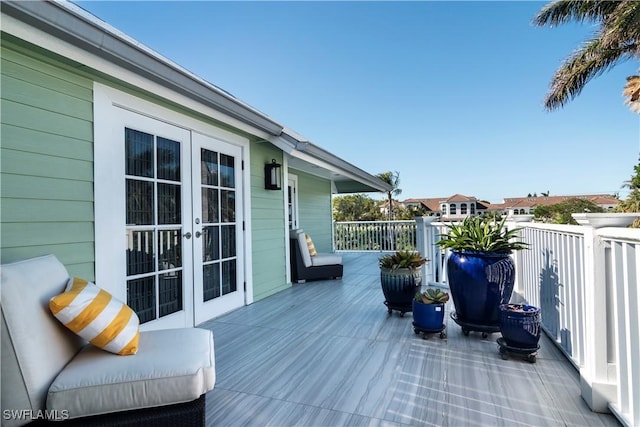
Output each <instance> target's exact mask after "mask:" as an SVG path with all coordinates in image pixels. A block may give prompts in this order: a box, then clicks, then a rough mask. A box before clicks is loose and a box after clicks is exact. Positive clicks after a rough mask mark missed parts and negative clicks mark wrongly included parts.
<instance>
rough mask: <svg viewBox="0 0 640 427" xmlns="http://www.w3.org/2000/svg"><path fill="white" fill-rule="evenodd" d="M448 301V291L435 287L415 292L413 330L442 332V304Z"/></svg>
mask: <svg viewBox="0 0 640 427" xmlns="http://www.w3.org/2000/svg"><path fill="white" fill-rule="evenodd" d="M447 301H449V293H447V292H444V291H443V290H441V289H437V288H428V289H427V290H426V291H424V292H417V293H416V295H415V298H414V299H413V302H412V304H413V328H414V329H413V330H414V331H415V333H416V334H418V333H420V332H440V338H444V337H445V336H446V335H445V334H444V332H442V331H443V330H444V304H445V303H446V302H447Z"/></svg>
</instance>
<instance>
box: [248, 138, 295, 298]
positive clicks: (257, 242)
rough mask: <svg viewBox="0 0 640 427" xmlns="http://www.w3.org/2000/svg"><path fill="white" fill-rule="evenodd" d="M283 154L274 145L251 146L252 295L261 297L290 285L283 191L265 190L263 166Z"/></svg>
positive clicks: (278, 159) (279, 159)
mask: <svg viewBox="0 0 640 427" xmlns="http://www.w3.org/2000/svg"><path fill="white" fill-rule="evenodd" d="M271 159H276V160H277V161H278V162H279V163H282V153H281V152H280V151H279V150H278V149H277V148H276V147H274V146H273V145H271V144H267V143H262V144H252V145H251V169H250V171H251V172H250V173H251V195H252V198H251V228H252V239H251V245H252V249H253V251H252V253H253V295H254V299H255V300H256V301H257V300H260V299H262V298H265V297H267V296H269V295H272V294H274V293H276V292H278V291H281V290H282V289H285V288H287V287H288V286H289V285H288V284H287V281H286V268H287V266H286V265H285V260H286V258H285V255H286V253H285V251H286V246H285V240H284V239H285V237H284V232H285V227H286V225H285V224H286V219H285V215H284V191H273V190H265V189H264V165H265V164H266V163H271Z"/></svg>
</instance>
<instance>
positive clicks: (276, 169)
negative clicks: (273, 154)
mask: <svg viewBox="0 0 640 427" xmlns="http://www.w3.org/2000/svg"><path fill="white" fill-rule="evenodd" d="M281 167H282V165H281V164H279V163H277V162H276V159H272V160H271V163H267V164H266V165H264V188H265V190H281V189H282V178H281V174H280V168H281Z"/></svg>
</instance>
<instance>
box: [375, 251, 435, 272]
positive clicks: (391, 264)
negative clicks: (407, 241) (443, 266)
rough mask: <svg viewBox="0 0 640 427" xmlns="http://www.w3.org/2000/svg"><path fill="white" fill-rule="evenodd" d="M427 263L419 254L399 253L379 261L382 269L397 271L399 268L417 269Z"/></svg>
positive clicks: (410, 252) (386, 256)
mask: <svg viewBox="0 0 640 427" xmlns="http://www.w3.org/2000/svg"><path fill="white" fill-rule="evenodd" d="M425 262H427V259H426V258H422V256H421V255H420V253H419V252H413V251H397V252H395V253H393V254H389V255H385V256H383V257H382V258H380V259H379V260H378V265H379V266H380V268H388V269H391V270H397V269H399V268H410V269H416V268H418V267H420V266H422V265H423V264H424V263H425Z"/></svg>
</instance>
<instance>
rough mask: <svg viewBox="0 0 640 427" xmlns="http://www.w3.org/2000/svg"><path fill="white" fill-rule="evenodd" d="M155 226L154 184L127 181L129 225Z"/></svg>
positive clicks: (132, 180) (133, 180)
mask: <svg viewBox="0 0 640 427" xmlns="http://www.w3.org/2000/svg"><path fill="white" fill-rule="evenodd" d="M151 224H153V182H149V181H138V180H135V179H127V225H151Z"/></svg>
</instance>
